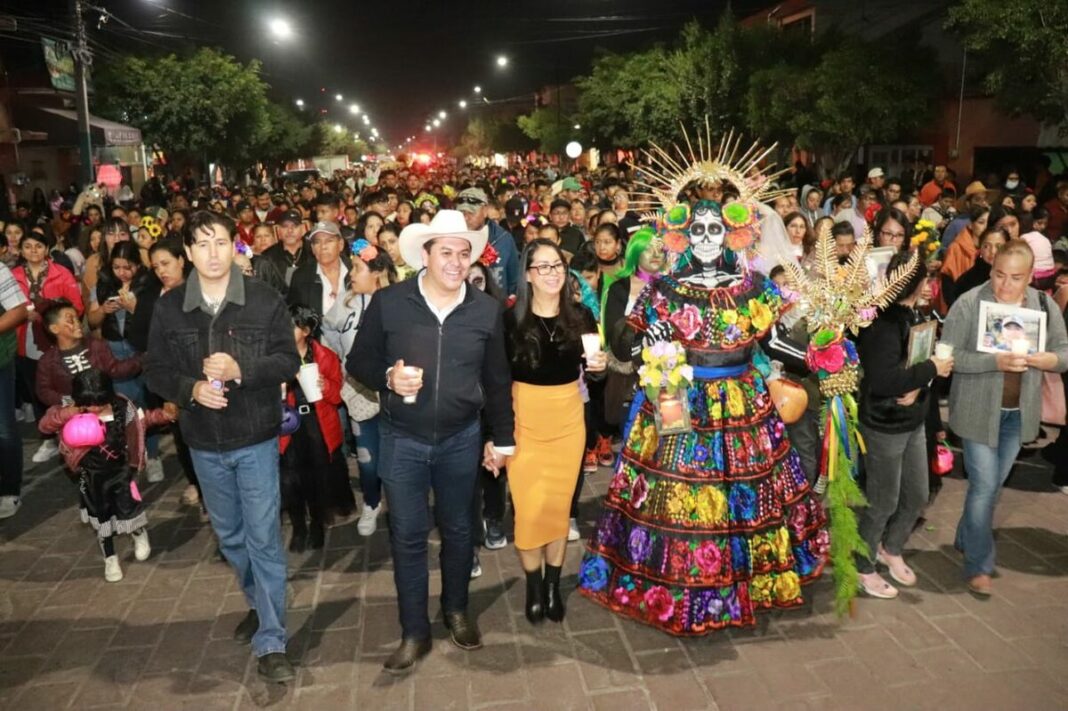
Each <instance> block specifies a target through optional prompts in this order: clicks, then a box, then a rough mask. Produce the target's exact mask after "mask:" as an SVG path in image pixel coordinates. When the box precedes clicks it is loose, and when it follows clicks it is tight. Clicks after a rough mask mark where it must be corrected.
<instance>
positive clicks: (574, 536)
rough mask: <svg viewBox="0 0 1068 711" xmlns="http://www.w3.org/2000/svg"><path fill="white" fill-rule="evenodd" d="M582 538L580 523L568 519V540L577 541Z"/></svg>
mask: <svg viewBox="0 0 1068 711" xmlns="http://www.w3.org/2000/svg"><path fill="white" fill-rule="evenodd" d="M580 538H582V534H581V533H579V530H578V521H577V520H576V519H573V518H572V519H568V521H567V540H569V541H577V540H579V539H580Z"/></svg>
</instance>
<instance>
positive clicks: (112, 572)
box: [104, 555, 122, 583]
mask: <svg viewBox="0 0 1068 711" xmlns="http://www.w3.org/2000/svg"><path fill="white" fill-rule="evenodd" d="M104 580H106V581H108V582H109V583H117V582H119V581H120V580H122V566H121V565H119V557H118V556H116V555H109V556H108V557H107V558H105V559H104Z"/></svg>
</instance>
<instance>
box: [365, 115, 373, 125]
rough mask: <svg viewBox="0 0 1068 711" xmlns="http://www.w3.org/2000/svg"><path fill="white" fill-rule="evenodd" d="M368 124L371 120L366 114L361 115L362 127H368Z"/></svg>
mask: <svg viewBox="0 0 1068 711" xmlns="http://www.w3.org/2000/svg"><path fill="white" fill-rule="evenodd" d="M370 123H371V118H370V117H369V116H368V115H367V114H364V115H363V125H364V126H368V125H370Z"/></svg>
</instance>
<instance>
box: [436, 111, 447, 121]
mask: <svg viewBox="0 0 1068 711" xmlns="http://www.w3.org/2000/svg"><path fill="white" fill-rule="evenodd" d="M438 118H439V119H441V120H442V121H444V120H445V118H446V114H445V112H444V111H439V112H438Z"/></svg>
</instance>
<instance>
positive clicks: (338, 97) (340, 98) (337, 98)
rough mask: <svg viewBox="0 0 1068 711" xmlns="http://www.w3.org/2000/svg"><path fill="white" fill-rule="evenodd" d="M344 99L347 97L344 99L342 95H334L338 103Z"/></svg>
mask: <svg viewBox="0 0 1068 711" xmlns="http://www.w3.org/2000/svg"><path fill="white" fill-rule="evenodd" d="M344 98H345V97H344V96H342V95H341V94H334V99H336V100H337V101H341V100H343V99H344Z"/></svg>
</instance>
